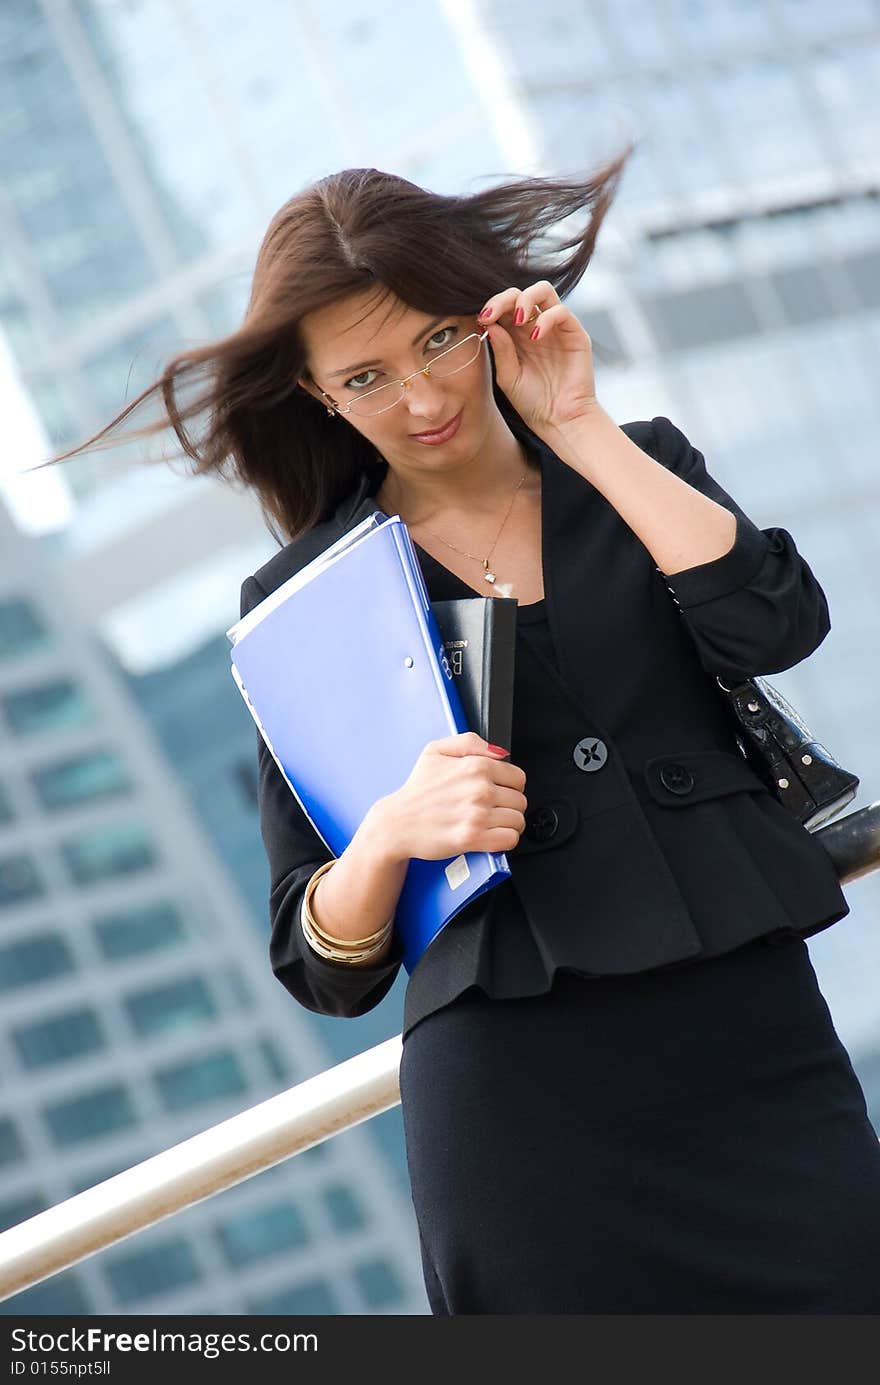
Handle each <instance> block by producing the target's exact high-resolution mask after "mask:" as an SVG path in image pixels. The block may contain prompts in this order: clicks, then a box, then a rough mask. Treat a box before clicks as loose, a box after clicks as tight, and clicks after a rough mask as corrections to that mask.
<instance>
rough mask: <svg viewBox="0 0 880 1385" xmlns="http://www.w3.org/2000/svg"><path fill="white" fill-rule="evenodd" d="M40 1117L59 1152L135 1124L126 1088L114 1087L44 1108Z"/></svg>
mask: <svg viewBox="0 0 880 1385" xmlns="http://www.w3.org/2000/svg"><path fill="white" fill-rule="evenodd" d="M43 1115H44V1116H45V1118H46V1123H47V1125H48V1127H49V1131H50V1133H51V1135H52V1139H53V1140H54V1141H55V1144H56V1145H58V1147H59V1148H65V1147H66V1146H67V1145H74V1144H81V1143H83V1141H85V1140H99V1139H101V1138H102V1137H103V1136H105V1135H112V1134H113V1133H114V1132H115V1131H117V1130H125V1129H127V1128H128V1127H129V1126H132V1125H136V1124H137V1114H136V1112H135V1109H134V1105H133V1103H132V1100H131V1097H130V1096H129V1094H128V1092H127V1091H126V1089H125V1087H123V1086H121V1085H120V1084H119V1083H114V1084H113V1085H112V1086H109V1087H101V1088H98V1089H97V1090H96V1091H91V1092H86V1093H85V1094H84V1095H82V1096H77V1097H73V1098H72V1099H71V1100H68V1101H58V1102H55V1103H54V1104H53V1105H52V1106H47V1107H45V1108H44V1111H43Z"/></svg>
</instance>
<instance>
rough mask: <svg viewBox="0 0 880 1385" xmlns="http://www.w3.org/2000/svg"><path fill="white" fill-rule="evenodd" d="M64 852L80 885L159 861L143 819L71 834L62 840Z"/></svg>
mask: <svg viewBox="0 0 880 1385" xmlns="http://www.w3.org/2000/svg"><path fill="white" fill-rule="evenodd" d="M61 852H62V855H63V856H64V859H65V861H66V863H67V868H68V870H69V871H70V874H71V877H72V878H73V880H74V882H75V883H76V884H77V885H92V884H94V883H95V881H97V880H110V879H113V878H114V877H116V876H119V875H132V874H134V872H135V871H139V870H146V869H147V868H148V867H150V866H154V865H155V864H156V863H157V861H158V853H157V851H156V848H155V846H154V844H153V842H152V841H151V840H150V835H149V832H148V830H147V827H146V825H145V824H143V823H139V822H124V823H108V824H107V826H106V827H100V828H97V829H95V830H93V831H90V832H85V833H83V834H82V835H81V836H79V837H71V838H69V839H68V840H67V841H66V842H62V843H61Z"/></svg>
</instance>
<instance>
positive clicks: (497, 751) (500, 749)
mask: <svg viewBox="0 0 880 1385" xmlns="http://www.w3.org/2000/svg"><path fill="white" fill-rule="evenodd" d="M487 744H489V743H488V742H487ZM489 749H490V750H494V751H495V754H496V755H509V754H510V751H509V750H505V749H504V746H503V745H491V744H489Z"/></svg>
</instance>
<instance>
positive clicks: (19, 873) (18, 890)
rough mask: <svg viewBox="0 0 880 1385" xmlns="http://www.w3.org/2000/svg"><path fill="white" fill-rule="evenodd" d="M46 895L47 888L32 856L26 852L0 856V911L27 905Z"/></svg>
mask: <svg viewBox="0 0 880 1385" xmlns="http://www.w3.org/2000/svg"><path fill="white" fill-rule="evenodd" d="M45 893H46V886H45V884H44V883H43V879H42V877H41V875H40V872H39V871H38V870H37V863H36V861H35V860H34V859H33V857H32V856H28V855H27V854H26V852H24V851H18V852H16V853H15V855H14V856H0V909H7V908H10V907H11V906H12V905H14V904H26V903H27V902H28V900H30V899H39V898H40V896H41V895H44V894H45Z"/></svg>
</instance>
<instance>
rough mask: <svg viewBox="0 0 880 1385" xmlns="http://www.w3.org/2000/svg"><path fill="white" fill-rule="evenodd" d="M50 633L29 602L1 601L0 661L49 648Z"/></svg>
mask: <svg viewBox="0 0 880 1385" xmlns="http://www.w3.org/2000/svg"><path fill="white" fill-rule="evenodd" d="M49 644H50V636H49V631H48V630H47V629H46V626H45V625H44V624H43V621H42V619H41V617H40V616H39V615H38V614H37V612H36V610H35V609H34V607H33V606H32V605H31V604H30V602H29V601H22V600H19V599H18V598H14V599H13V600H11V601H8V600H7V601H0V659H14V658H18V657H19V656H21V655H23V654H35V653H37V651H38V650H41V649H46V648H48V646H49Z"/></svg>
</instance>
